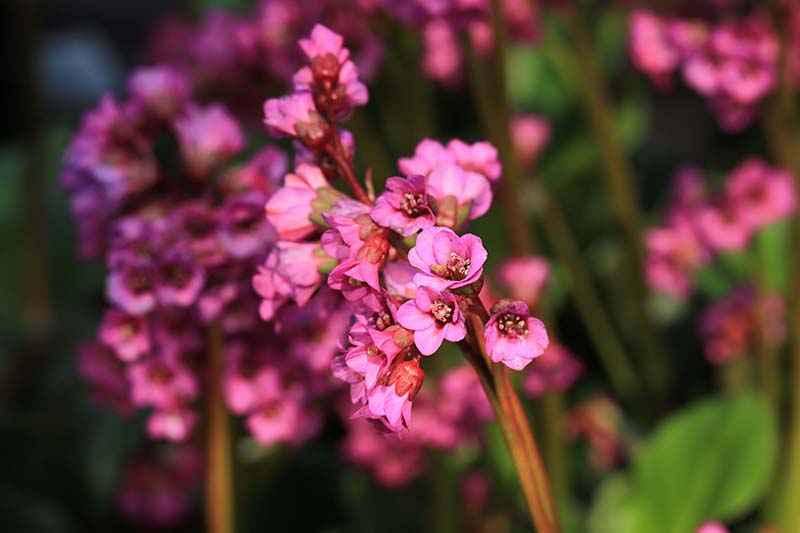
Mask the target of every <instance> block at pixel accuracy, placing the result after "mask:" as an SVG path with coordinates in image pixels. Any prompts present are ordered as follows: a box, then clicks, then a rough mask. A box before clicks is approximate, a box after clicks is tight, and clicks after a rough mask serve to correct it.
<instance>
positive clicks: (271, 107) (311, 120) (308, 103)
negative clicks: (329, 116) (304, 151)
mask: <svg viewBox="0 0 800 533" xmlns="http://www.w3.org/2000/svg"><path fill="white" fill-rule="evenodd" d="M264 124H266V126H267V130H268V131H269V133H270V135H272V136H273V137H296V138H297V139H299V140H300V141H301V142H302V143H303V144H305V145H306V146H308V147H309V148H314V149H319V148H321V147H322V146H323V145H324V144H325V143H326V142H327V141H328V137H329V136H330V127H329V126H328V123H327V122H325V119H323V118H322V117H321V116H320V114H319V113H318V112H317V108H316V105H315V104H314V98H313V97H312V95H311V93H309V92H307V91H304V92H294V93H289V94H287V95H285V96H282V97H280V98H270V99H269V100H267V101H266V102H264Z"/></svg>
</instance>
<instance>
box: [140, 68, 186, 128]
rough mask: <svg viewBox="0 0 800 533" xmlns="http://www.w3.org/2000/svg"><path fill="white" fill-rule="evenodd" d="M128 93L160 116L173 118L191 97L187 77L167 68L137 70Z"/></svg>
mask: <svg viewBox="0 0 800 533" xmlns="http://www.w3.org/2000/svg"><path fill="white" fill-rule="evenodd" d="M128 93H129V94H130V96H131V98H132V99H133V100H134V101H135V102H136V103H137V104H138V105H141V106H144V107H145V108H147V109H148V110H151V111H152V112H153V113H155V114H156V115H158V116H161V117H165V118H168V117H171V116H172V115H174V114H175V113H176V112H178V111H179V110H180V108H181V107H182V106H183V105H184V104H185V103H186V101H187V100H188V99H189V97H190V96H191V88H190V86H189V80H188V79H187V78H186V76H185V75H184V74H183V73H181V72H178V71H177V70H175V69H173V68H172V67H167V66H155V67H148V68H139V69H136V70H135V71H134V72H133V74H131V77H130V79H129V80H128Z"/></svg>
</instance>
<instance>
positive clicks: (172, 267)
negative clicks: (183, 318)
mask: <svg viewBox="0 0 800 533" xmlns="http://www.w3.org/2000/svg"><path fill="white" fill-rule="evenodd" d="M204 283H205V272H204V270H203V267H201V266H200V265H199V264H197V263H196V262H195V261H194V259H193V258H192V256H191V255H190V254H187V253H181V252H168V253H166V254H165V255H164V256H163V257H162V258H161V259H160V260H159V261H158V263H157V270H156V295H157V296H158V301H159V303H161V304H162V305H165V306H170V305H176V306H178V307H189V306H190V305H192V304H193V303H194V302H195V301H196V300H197V297H198V296H199V295H200V291H201V290H203V285H204Z"/></svg>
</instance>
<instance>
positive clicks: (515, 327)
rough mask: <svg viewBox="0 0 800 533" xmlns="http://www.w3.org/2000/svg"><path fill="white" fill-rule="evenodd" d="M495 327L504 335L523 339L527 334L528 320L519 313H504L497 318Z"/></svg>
mask: <svg viewBox="0 0 800 533" xmlns="http://www.w3.org/2000/svg"><path fill="white" fill-rule="evenodd" d="M497 329H499V330H500V333H502V334H503V335H504V336H506V337H514V338H517V339H524V338H525V337H527V336H528V321H527V320H525V318H524V317H522V316H520V315H515V314H513V313H506V314H505V315H502V316H501V317H500V318H499V319H498V320H497Z"/></svg>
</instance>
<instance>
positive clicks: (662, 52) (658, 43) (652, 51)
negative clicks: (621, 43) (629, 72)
mask: <svg viewBox="0 0 800 533" xmlns="http://www.w3.org/2000/svg"><path fill="white" fill-rule="evenodd" d="M628 25H629V28H630V33H629V35H628V48H629V49H630V54H631V59H632V60H633V64H634V65H636V66H637V67H638V68H639V69H640V70H642V71H644V72H645V73H646V74H647V75H648V76H650V77H651V78H652V79H653V81H654V82H655V83H656V84H657V85H661V86H664V85H668V84H669V81H670V79H669V76H670V74H672V72H673V71H674V70H675V69H676V68H677V67H678V65H679V64H680V63H679V61H680V59H681V58H680V54H679V50H678V48H677V46H676V44H675V42H674V41H673V40H672V35H671V32H670V31H669V29H670V28H669V23H668V22H667V21H666V20H664V19H662V18H660V17H659V16H658V15H656V14H655V13H653V12H652V11H650V10H647V9H636V10H634V11H633V12H632V13H631V15H630V19H629V22H628Z"/></svg>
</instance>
